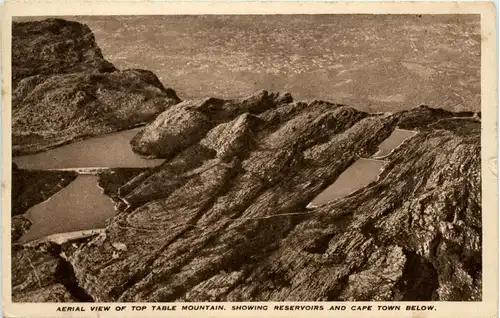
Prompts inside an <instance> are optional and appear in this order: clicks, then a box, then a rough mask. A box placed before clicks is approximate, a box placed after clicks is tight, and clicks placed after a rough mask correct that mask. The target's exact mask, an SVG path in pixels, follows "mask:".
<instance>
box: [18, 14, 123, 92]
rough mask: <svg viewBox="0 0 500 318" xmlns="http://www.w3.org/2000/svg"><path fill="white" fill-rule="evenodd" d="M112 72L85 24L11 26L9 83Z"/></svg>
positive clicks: (54, 21)
mask: <svg viewBox="0 0 500 318" xmlns="http://www.w3.org/2000/svg"><path fill="white" fill-rule="evenodd" d="M83 71H87V72H94V71H96V72H113V71H116V68H115V67H114V66H113V64H111V63H110V62H108V61H106V60H105V59H104V57H103V56H102V53H101V50H100V49H99V47H98V46H97V44H96V42H95V38H94V34H93V33H92V31H91V30H90V28H89V27H88V26H86V25H82V24H80V23H78V22H72V21H67V20H63V19H47V20H43V21H33V22H13V23H12V84H13V88H14V89H15V88H16V87H17V85H18V84H19V81H20V80H22V79H23V78H27V77H30V76H33V75H54V74H68V73H77V72H83Z"/></svg>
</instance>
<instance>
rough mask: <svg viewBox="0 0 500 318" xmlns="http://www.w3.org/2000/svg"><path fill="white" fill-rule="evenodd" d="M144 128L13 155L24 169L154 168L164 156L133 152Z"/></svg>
mask: <svg viewBox="0 0 500 318" xmlns="http://www.w3.org/2000/svg"><path fill="white" fill-rule="evenodd" d="M140 130H141V128H134V129H129V130H124V131H120V132H116V133H112V134H107V135H103V136H99V137H93V138H89V139H85V140H81V141H77V142H73V143H71V144H68V145H64V146H61V147H59V148H55V149H51V150H47V151H44V152H40V153H36V154H33V155H25V156H18V157H13V158H12V161H13V162H15V163H16V164H17V166H18V167H19V168H20V169H40V170H44V169H63V168H86V167H109V168H118V167H127V168H134V167H152V166H157V165H159V164H161V163H162V162H163V159H145V158H143V157H141V156H139V155H137V154H135V153H134V152H133V151H132V147H131V146H130V140H132V138H133V137H134V136H135V135H136V134H137V133H138V132H139V131H140Z"/></svg>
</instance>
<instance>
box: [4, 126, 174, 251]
mask: <svg viewBox="0 0 500 318" xmlns="http://www.w3.org/2000/svg"><path fill="white" fill-rule="evenodd" d="M140 129H141V128H135V129H130V130H125V131H121V132H116V133H112V134H108V135H103V136H99V137H93V138H89V139H85V140H81V141H77V142H74V143H71V144H68V145H65V146H61V147H59V148H55V149H51V150H48V151H45V152H41V153H37V154H33V155H26V156H18V157H14V158H12V160H13V162H15V163H16V164H17V165H18V167H19V168H20V169H36V170H48V169H63V168H88V167H104V168H118V167H127V168H134V167H151V166H157V165H159V164H161V163H162V162H163V161H164V160H163V159H145V158H142V157H141V156H139V155H137V154H135V153H134V152H133V151H132V147H131V146H130V140H131V139H132V138H133V137H134V136H135V135H136V134H137V133H138V132H139V130H140ZM97 180H98V177H97V176H95V175H79V176H78V177H77V178H76V179H75V180H74V181H73V182H71V183H70V184H69V185H68V186H66V187H65V188H63V189H61V190H60V191H59V192H57V193H55V194H54V195H53V196H51V197H50V198H49V199H48V200H47V201H45V202H42V203H40V204H37V205H35V206H33V207H31V208H30V209H29V210H28V211H27V212H26V213H25V214H24V216H25V217H27V218H28V219H29V220H31V222H32V223H33V224H32V226H31V227H30V229H29V230H28V232H26V233H25V234H24V235H23V236H22V237H21V238H20V239H19V241H18V242H19V243H26V242H29V241H33V240H36V239H40V238H44V237H47V236H50V235H53V236H56V238H57V237H59V236H61V237H63V236H64V235H66V234H68V232H76V231H83V230H90V229H98V228H103V227H104V226H105V223H106V220H108V219H109V218H111V217H113V216H114V215H115V206H114V204H113V202H112V201H111V199H110V198H109V197H108V196H106V195H105V194H103V193H102V190H101V189H100V188H99V187H98V183H97ZM60 233H65V234H62V235H57V234H60ZM54 234H55V235H54ZM72 235H75V234H72Z"/></svg>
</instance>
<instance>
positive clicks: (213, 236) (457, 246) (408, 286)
mask: <svg viewBox="0 0 500 318" xmlns="http://www.w3.org/2000/svg"><path fill="white" fill-rule="evenodd" d="M259 96H260V97H259ZM262 96H267V97H266V98H262ZM270 96H274V97H272V98H269V97H270ZM276 96H279V95H276V94H268V93H260V94H258V95H257V97H255V98H253V99H252V98H250V99H245V100H243V101H241V102H237V101H232V102H231V103H228V102H227V101H220V100H205V101H202V102H199V101H196V102H185V103H182V104H179V105H176V106H174V107H172V108H169V109H168V110H167V111H166V112H167V115H165V113H163V114H162V115H161V116H159V117H158V119H157V120H156V121H155V122H153V123H151V124H150V125H148V126H147V127H145V128H144V130H143V131H142V133H140V134H139V135H138V136H137V137H136V139H135V140H134V142H133V146H134V149H136V150H137V149H139V150H140V151H141V152H142V153H144V154H147V155H153V156H164V157H166V158H168V160H167V161H166V162H165V163H164V164H163V165H161V166H159V167H156V168H154V169H148V170H147V171H143V172H141V173H139V174H134V175H133V176H130V180H129V181H127V182H124V180H121V179H120V181H119V182H115V183H116V184H117V185H121V186H120V187H119V188H118V190H116V189H115V190H114V192H113V193H114V194H115V195H117V196H118V197H120V199H121V200H123V201H124V202H127V204H128V206H127V208H126V209H122V211H121V212H119V213H118V215H117V216H116V217H115V218H113V219H112V220H111V221H110V223H109V225H108V226H107V229H106V231H105V233H102V234H100V235H98V236H96V237H94V238H93V239H91V240H89V241H85V242H81V243H79V244H78V245H77V246H76V247H75V246H73V245H68V246H66V247H62V249H63V251H64V253H65V257H66V258H67V260H68V261H69V263H70V264H71V266H72V268H73V270H74V277H76V280H77V282H78V287H79V288H81V289H82V290H84V291H85V293H86V294H88V295H89V296H90V297H91V298H92V299H93V300H94V301H99V302H105V301H119V302H128V301H152V302H168V301H258V300H259V301H267V300H272V301H284V300H287V301H306V300H307V301H324V300H338V301H342V300H472V301H478V300H481V297H482V295H481V284H482V283H481V272H482V263H481V255H482V251H481V228H482V227H481V173H480V122H479V121H478V120H476V119H467V120H465V119H461V118H456V117H459V116H457V114H452V116H448V115H447V114H446V113H441V112H440V111H435V110H431V109H429V111H431V112H433V115H432V116H427V115H426V114H427V113H428V111H427V110H425V111H423V109H421V108H416V109H412V110H409V111H406V112H404V113H395V114H368V113H364V112H360V111H357V110H356V109H353V108H351V107H348V106H344V105H337V104H331V103H327V102H321V101H315V102H313V103H309V104H307V103H302V102H294V101H292V100H291V99H286V100H284V101H280V102H274V101H275V100H276V98H275V97H276ZM247 100H253V101H255V100H257V102H256V103H255V104H252V103H250V102H245V101H247ZM270 100H271V101H272V102H269V101H270ZM248 105H253V106H252V107H247V106H248ZM175 116H177V117H176V118H177V119H174V118H172V117H175ZM419 116H423V118H422V122H425V125H418V124H416V123H418V122H419V119H418V117H419ZM430 117H432V120H431V119H430ZM408 118H411V120H409V119H408ZM184 119H185V120H184ZM408 122H411V123H412V124H411V125H412V126H413V127H414V128H415V129H417V131H418V133H417V134H416V135H415V136H414V137H412V138H410V139H408V140H406V141H405V142H404V143H403V144H402V145H401V146H400V147H398V148H397V149H395V150H394V151H393V152H391V154H390V155H389V156H388V157H387V158H386V159H387V164H386V165H385V167H384V169H383V171H382V172H381V173H380V175H379V177H378V179H377V181H375V182H372V183H371V184H369V185H368V186H366V187H364V188H361V189H359V190H358V191H356V192H354V193H352V194H350V195H348V196H346V197H344V198H341V199H338V200H336V201H333V202H330V203H328V204H326V205H323V206H320V207H316V208H313V209H308V208H307V205H308V203H309V202H310V201H311V200H312V199H313V198H314V197H315V196H316V195H318V194H319V193H320V192H322V191H323V190H324V189H325V188H326V187H328V186H329V185H330V184H331V183H332V182H334V181H335V180H336V179H337V178H338V177H339V175H340V174H341V173H342V172H343V171H344V170H346V169H347V168H348V167H349V166H350V165H351V164H352V163H354V162H355V161H356V160H358V159H359V158H360V157H366V158H367V157H370V156H371V155H373V154H374V153H375V152H376V151H377V146H378V145H379V144H380V143H381V142H382V141H383V140H384V139H385V138H387V137H388V136H389V135H390V134H391V133H392V131H393V130H394V129H396V128H397V127H400V126H404V127H405V128H408ZM167 123H168V124H167ZM186 123H189V124H186ZM193 127H203V129H201V131H200V130H197V132H196V134H194V136H193V134H192V132H193V131H194V130H193ZM166 136H167V137H166ZM184 136H190V137H186V138H183V137H184ZM186 139H188V140H186ZM172 140H174V141H172ZM171 142H172V143H171ZM172 145H174V146H172ZM14 264H15V262H14ZM19 297H21V296H19ZM23 297H28V298H29V297H30V296H29V295H28V296H23Z"/></svg>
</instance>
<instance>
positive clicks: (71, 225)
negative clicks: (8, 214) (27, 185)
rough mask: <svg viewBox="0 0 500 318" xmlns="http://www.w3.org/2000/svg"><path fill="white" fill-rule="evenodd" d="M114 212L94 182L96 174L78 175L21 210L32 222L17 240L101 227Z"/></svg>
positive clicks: (34, 238)
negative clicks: (45, 197) (65, 185)
mask: <svg viewBox="0 0 500 318" xmlns="http://www.w3.org/2000/svg"><path fill="white" fill-rule="evenodd" d="M114 215H115V209H114V204H113V202H112V201H111V199H110V198H109V197H108V196H106V195H104V194H103V193H102V191H101V189H100V188H99V187H98V186H97V176H92V175H80V176H78V177H77V178H76V179H75V180H74V181H73V182H71V183H70V184H69V185H68V186H67V187H65V188H63V189H61V191H59V192H57V193H56V194H54V195H53V196H51V197H50V198H49V199H48V200H47V201H44V202H42V203H40V204H37V205H35V206H33V207H31V208H30V209H29V210H28V211H27V212H26V213H25V214H24V216H26V217H27V218H28V219H30V220H31V222H32V223H33V225H32V226H31V227H30V229H29V230H28V232H26V233H25V234H24V235H23V236H22V237H21V238H20V239H19V243H25V242H29V241H32V240H36V239H39V238H42V237H45V236H48V235H51V234H55V233H65V232H73V231H79V230H88V229H94V228H102V227H103V226H104V225H105V223H106V220H107V219H109V218H111V217H113V216H114Z"/></svg>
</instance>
